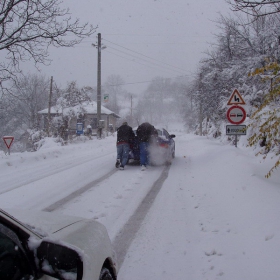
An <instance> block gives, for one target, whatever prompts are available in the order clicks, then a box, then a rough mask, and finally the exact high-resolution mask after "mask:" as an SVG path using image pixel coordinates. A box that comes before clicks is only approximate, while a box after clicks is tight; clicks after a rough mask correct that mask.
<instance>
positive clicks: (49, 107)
mask: <svg viewBox="0 0 280 280" xmlns="http://www.w3.org/2000/svg"><path fill="white" fill-rule="evenodd" d="M52 86H53V76H51V84H50V94H49V106H48V127H47V134H48V137H50V130H51V106H52Z"/></svg>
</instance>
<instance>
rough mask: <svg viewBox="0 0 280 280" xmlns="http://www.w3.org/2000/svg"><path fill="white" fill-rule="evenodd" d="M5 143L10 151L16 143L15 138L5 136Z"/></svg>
mask: <svg viewBox="0 0 280 280" xmlns="http://www.w3.org/2000/svg"><path fill="white" fill-rule="evenodd" d="M3 141H4V143H5V145H6V146H7V148H8V149H10V147H11V146H12V143H13V141H14V136H4V137H3Z"/></svg>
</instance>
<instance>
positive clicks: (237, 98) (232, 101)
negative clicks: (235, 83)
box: [227, 89, 246, 105]
mask: <svg viewBox="0 0 280 280" xmlns="http://www.w3.org/2000/svg"><path fill="white" fill-rule="evenodd" d="M237 104H239V105H245V104H246V103H245V101H244V100H243V98H242V96H241V95H240V93H239V91H238V90H237V89H235V90H234V91H233V93H232V95H231V97H230V98H229V101H228V103H227V105H237Z"/></svg>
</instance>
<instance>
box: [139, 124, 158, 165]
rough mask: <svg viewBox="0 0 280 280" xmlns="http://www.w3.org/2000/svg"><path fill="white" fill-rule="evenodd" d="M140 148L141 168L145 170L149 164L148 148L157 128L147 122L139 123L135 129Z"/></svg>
mask: <svg viewBox="0 0 280 280" xmlns="http://www.w3.org/2000/svg"><path fill="white" fill-rule="evenodd" d="M136 134H137V137H138V140H139V148H140V165H141V170H145V169H146V167H147V165H148V164H149V152H148V148H149V145H150V143H151V141H152V139H153V137H154V136H157V130H156V129H155V127H154V126H153V125H151V124H150V123H148V122H144V123H142V124H140V125H139V126H138V128H137V131H136Z"/></svg>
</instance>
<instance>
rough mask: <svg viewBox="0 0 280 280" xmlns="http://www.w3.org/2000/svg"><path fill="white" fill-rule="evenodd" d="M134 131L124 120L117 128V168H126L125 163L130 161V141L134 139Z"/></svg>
mask: <svg viewBox="0 0 280 280" xmlns="http://www.w3.org/2000/svg"><path fill="white" fill-rule="evenodd" d="M134 137H135V135H134V133H133V130H132V128H131V127H130V126H129V125H128V124H127V122H123V124H122V125H121V126H120V127H119V128H118V129H117V161H116V165H115V166H116V168H120V170H124V167H125V165H126V164H127V162H128V155H129V150H130V143H132V142H133V140H134Z"/></svg>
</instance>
